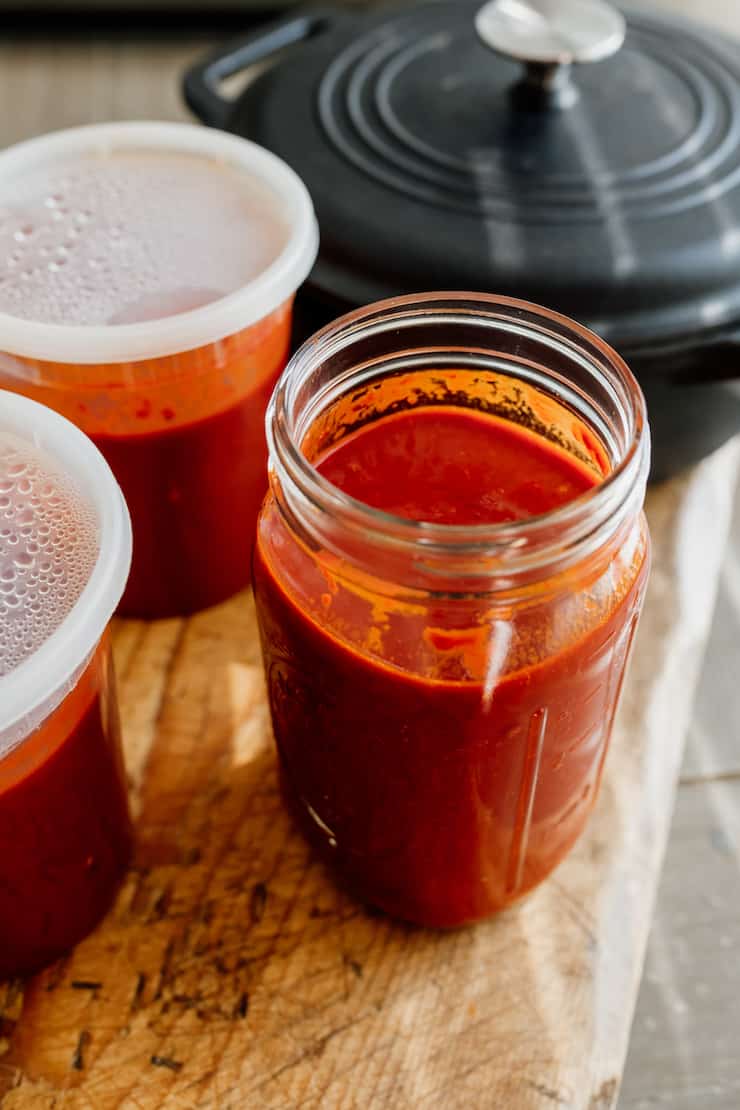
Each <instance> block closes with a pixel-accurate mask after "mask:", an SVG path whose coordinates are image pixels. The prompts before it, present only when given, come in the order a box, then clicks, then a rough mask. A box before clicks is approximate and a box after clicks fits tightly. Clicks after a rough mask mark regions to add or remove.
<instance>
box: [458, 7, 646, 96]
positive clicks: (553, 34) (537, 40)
mask: <svg viewBox="0 0 740 1110" xmlns="http://www.w3.org/2000/svg"><path fill="white" fill-rule="evenodd" d="M475 29H476V31H477V32H478V37H479V38H480V40H481V41H482V42H483V43H484V44H485V45H486V46H488V47H490V48H491V49H492V50H495V51H496V52H497V53H498V54H503V55H504V56H505V57H507V58H513V59H515V60H516V61H519V62H523V63H524V67H525V70H524V75H523V76H522V78H521V80H519V81H518V82H517V83H516V84H515V85H514V86H513V88H512V95H513V96H514V99H515V101H516V102H518V103H520V104H522V105H523V106H525V107H540V108H545V107H546V108H569V107H570V106H571V105H572V104H574V103H575V101H576V100H577V99H578V90H577V88H576V86H575V85H574V83H573V81H572V80H571V67H572V66H573V65H575V64H579V63H581V64H582V63H584V62H599V61H601V60H602V59H603V58H608V57H610V56H611V55H612V54H615V53H616V52H617V50H619V48H620V46H621V45H622V43H623V42H624V36H625V30H626V25H625V20H624V16H623V15H622V13H621V12H619V11H617V9H616V8H613V7H612V6H611V5H610V4H607V3H605V2H604V0H489V3H487V4H485V5H484V6H483V7H482V8H481V9H480V10H479V12H478V14H477V15H476V17H475Z"/></svg>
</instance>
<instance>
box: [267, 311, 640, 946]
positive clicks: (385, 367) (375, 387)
mask: <svg viewBox="0 0 740 1110" xmlns="http://www.w3.org/2000/svg"><path fill="white" fill-rule="evenodd" d="M268 438H269V443H270V459H271V462H270V477H271V491H270V493H269V495H268V497H267V499H266V502H265V505H264V507H263V510H262V513H261V516H260V520H259V523H258V536H257V545H256V548H255V575H254V577H255V596H256V601H257V612H258V617H259V622H260V629H261V635H262V642H263V651H264V659H265V669H266V677H267V684H268V692H269V699H270V708H271V713H272V721H273V728H274V733H275V739H276V742H277V747H278V751H279V756H280V767H281V774H282V782H283V789H284V793H285V795H286V798H287V801H288V803H289V805H290V807H291V809H292V810H293V812H294V813H295V814H296V816H297V818H298V821H299V822H300V824H301V825H302V827H303V828H304V830H305V831H306V833H307V835H308V837H309V839H310V840H311V841H312V842H313V844H314V845H315V846H316V847H317V849H318V850H319V852H320V853H321V854H322V855H323V856H324V857H325V858H327V859H328V860H329V861H330V862H331V863H332V864H333V865H334V866H335V867H336V868H337V869H338V871H339V872H340V873H341V875H342V876H343V878H344V880H345V882H346V883H348V884H349V885H350V886H351V887H352V888H354V889H355V890H356V891H357V893H358V894H359V895H360V897H361V898H362V899H363V900H365V901H368V902H371V903H374V904H376V905H378V906H380V907H381V908H383V909H385V910H387V911H389V912H391V913H393V914H395V915H398V916H400V917H402V918H407V919H409V920H412V921H415V922H419V923H422V924H425V925H431V926H453V925H459V924H462V923H463V922H466V921H471V920H474V919H476V918H481V917H485V916H486V915H488V914H491V913H493V912H495V911H497V910H500V909H502V908H503V907H505V906H507V905H508V904H509V903H511V902H513V901H514V900H516V899H518V898H520V897H521V896H522V895H524V894H526V893H527V892H528V891H530V890H532V889H533V888H534V887H535V886H537V884H538V883H540V882H541V881H542V880H543V879H544V878H545V877H546V876H547V875H548V874H549V873H550V872H551V871H552V870H553V868H554V867H555V866H556V865H557V864H558V863H559V862H560V861H561V860H562V859H563V858H564V856H565V855H566V854H567V852H568V851H569V850H570V848H571V847H572V846H573V844H574V843H575V841H576V840H577V838H578V836H579V835H580V833H581V831H582V829H583V827H584V824H585V822H586V819H587V817H588V815H589V813H590V812H591V809H592V808H593V805H594V802H595V799H596V796H597V793H598V789H599V784H600V780H601V774H602V770H603V767H604V759H605V756H606V752H607V748H608V743H609V736H610V732H611V727H612V722H613V720H614V715H615V711H616V706H617V703H618V699H619V693H620V689H621V685H622V680H623V677H624V672H625V666H626V662H627V658H628V655H629V651H630V645H631V643H632V640H633V635H634V632H635V627H636V624H637V620H638V616H639V613H640V610H641V607H642V601H643V597H644V591H645V584H646V580H647V573H648V565H649V538H648V532H647V526H646V523H645V518H644V515H643V512H642V506H643V500H644V493H645V483H646V479H647V473H648V468H649V454H650V451H649V434H648V428H647V424H646V422H645V407H644V401H643V398H642V394H641V393H640V390H639V388H638V386H637V384H636V382H635V380H634V378H633V377H632V375H631V374H630V372H629V370H628V369H627V367H626V366H625V364H624V363H623V362H622V360H621V359H620V358H619V356H618V355H617V354H615V352H614V351H613V350H612V349H611V348H610V347H608V346H607V345H606V344H605V343H603V342H602V341H601V340H599V339H598V338H597V337H596V336H594V335H593V334H592V333H590V332H588V331H587V330H586V329H584V328H582V327H580V326H579V325H578V324H576V323H575V322H573V321H572V320H569V319H567V318H566V317H563V316H560V315H558V314H556V313H553V312H549V311H547V310H546V309H541V308H538V307H537V306H535V305H531V304H526V303H524V302H521V301H514V300H509V299H505V298H495V297H488V296H484V295H480V294H472V293H471V294H464V293H460V294H444V293H439V294H429V295H426V296H417V297H409V298H398V299H397V300H391V301H385V302H381V303H379V304H376V305H371V306H369V307H368V308H365V309H360V310H358V311H357V312H355V313H353V314H351V315H349V316H346V317H344V318H343V319H340V320H338V321H336V322H335V323H334V324H332V325H330V326H329V327H328V328H326V329H324V331H322V332H319V333H318V335H316V336H315V337H314V338H313V339H312V340H311V341H310V342H309V343H307V344H306V345H305V346H304V347H303V348H302V349H301V350H300V351H299V352H298V353H297V354H296V355H295V356H294V358H293V359H292V361H291V363H290V365H289V367H288V369H287V370H286V373H285V374H284V375H283V378H282V379H281V382H280V384H279V385H278V388H277V390H276V392H275V395H274V398H273V400H272V402H271V406H270V409H269V412H268Z"/></svg>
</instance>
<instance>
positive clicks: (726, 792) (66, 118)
mask: <svg viewBox="0 0 740 1110" xmlns="http://www.w3.org/2000/svg"><path fill="white" fill-rule="evenodd" d="M654 3H655V4H656V6H658V5H659V6H661V7H664V8H670V9H673V10H675V11H683V12H684V13H685V14H688V15H693V16H694V17H696V18H702V19H706V20H707V21H710V22H713V23H714V24H715V25H717V26H720V27H723V28H724V29H725V30H727V31H730V32H733V31H734V32H735V33H737V34H738V35H740V3H737V2H736V0H702V2H701V3H700V2H699V0H654ZM139 22H140V19H139ZM215 37H218V35H217V32H214V30H213V29H211V30H210V31H209V29H208V28H207V27H206V28H205V29H204V30H202V31H198V33H197V34H196V33H183V32H182V30H179V31H178V34H177V38H176V39H173V38H168V37H163V36H162V35H161V34H159V35H152V34H147V33H146V28H144V29H143V30H142V31H141V33H138V31H136V32H134V31H131V32H127V33H125V34H121V33H120V32H119V33H116V34H112V33H107V34H101V33H100V32H99V31H96V30H95V29H94V28H93V27H90V28H89V29H87V30H86V29H84V28H83V29H82V30H81V31H80V32H79V34H75V35H64V36H59V35H57V34H47V35H44V34H43V33H41V34H39V33H36V34H34V36H33V37H29V36H28V35H25V34H24V35H23V36H15V35H13V34H9V33H8V32H7V30H6V32H5V38H4V40H3V41H2V42H0V104H2V105H3V112H2V116H1V117H0V145H6V144H9V143H11V142H15V141H17V140H19V139H23V138H28V137H30V136H32V135H35V134H38V133H40V132H43V131H48V130H50V129H53V128H58V127H64V126H71V125H74V124H79V123H84V122H91V121H96V120H106V119H124V118H129V119H130V118H160V119H185V118H188V117H187V112H186V110H185V109H184V108H183V106H182V103H181V100H180V94H179V80H180V75H181V73H182V70H183V68H184V67H185V66H186V65H187V63H188V62H189V61H190V60H191V59H192V58H194V57H196V56H198V55H199V54H200V52H201V51H202V50H204V49H205V48H207V46H208V45H209V44H210V43H211V42H212V41H213V39H214V38H215ZM739 721H740V498H739V499H738V506H737V513H736V521H735V527H734V535H733V540H732V544H731V548H730V550H729V552H728V555H727V560H726V563H725V568H724V573H723V579H722V584H721V588H720V598H719V603H718V607H717V613H716V617H715V622H714V630H713V635H712V639H711V643H710V647H709V651H708V656H707V661H706V666H705V670H704V676H703V679H702V683H701V687H700V690H699V694H698V698H697V704H696V710H695V714H694V722H693V726H692V730H691V736H690V739H689V746H688V751H687V756H686V763H685V768H684V774H683V778H682V782H681V786H680V790H679V795H678V800H677V805H676V812H675V818H674V825H673V834H672V838H671V842H670V847H669V850H668V854H667V858H666V862H665V870H664V876H663V881H662V886H661V891H660V896H659V899H658V905H657V909H656V915H655V922H654V927H653V931H652V937H651V941H650V948H649V953H648V959H647V964H646V969H645V975H644V978H643V984H642V990H641V994H640V1000H639V1005H638V1009H637V1014H636V1017H635V1021H634V1026H633V1034H632V1041H631V1047H630V1054H629V1059H628V1063H627V1069H626V1074H625V1078H624V1083H623V1088H622V1093H621V1097H620V1103H619V1105H620V1110H651V1108H653V1107H658V1108H660V1107H667V1108H669V1110H697V1108H701V1110H738V1108H739V1107H740V1052H739V1051H738V1049H739V1048H740V1001H739V1000H740V863H739V861H740V725H739V724H738V722H739Z"/></svg>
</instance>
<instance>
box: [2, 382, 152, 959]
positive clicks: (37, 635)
mask: <svg viewBox="0 0 740 1110" xmlns="http://www.w3.org/2000/svg"><path fill="white" fill-rule="evenodd" d="M130 561H131V527H130V523H129V516H128V512H127V510H126V505H125V503H124V500H123V497H122V496H121V491H120V489H119V487H118V485H117V483H116V481H115V479H114V477H113V475H112V473H111V471H110V468H109V467H108V465H107V463H106V462H105V460H104V459H103V457H102V456H101V454H100V452H99V451H98V450H97V449H96V448H95V446H94V445H93V444H92V443H91V442H90V440H89V439H87V437H86V436H84V435H83V434H82V433H81V432H80V431H79V430H78V429H77V428H75V427H74V426H73V425H72V424H70V423H69V421H67V420H64V419H62V417H60V416H58V415H57V414H56V413H54V412H52V411H50V410H49V409H46V408H44V407H43V406H41V405H38V404H36V403H35V402H33V401H30V400H28V399H26V398H24V397H19V396H17V395H15V394H12V393H8V392H5V391H2V390H0V843H2V845H3V850H2V854H0V979H3V978H6V977H9V976H15V975H21V974H26V973H29V972H32V971H34V970H36V969H38V968H39V967H42V966H43V965H44V964H47V963H49V962H50V961H51V960H53V959H55V958H56V957H58V956H59V955H61V954H62V953H63V952H65V951H66V950H67V949H68V948H70V947H71V946H72V945H74V944H75V943H76V942H77V941H79V940H80V939H81V938H82V937H83V936H85V934H86V933H88V932H89V931H90V930H91V929H92V928H93V926H94V925H95V924H96V923H97V922H98V920H99V919H100V917H101V916H102V915H103V914H104V913H105V912H106V910H107V909H108V906H109V905H110V903H111V900H112V898H113V896H114V893H115V891H116V889H117V886H118V884H119V882H120V879H121V877H122V875H123V872H124V870H125V868H126V865H127V863H128V860H129V856H130V852H131V824H130V821H129V814H128V804H127V795H126V783H125V777H124V771H123V763H122V759H121V748H120V738H119V724H118V707H117V701H116V690H115V684H114V680H113V674H112V667H111V654H110V645H109V641H108V636H107V634H106V628H107V625H108V621H109V619H110V616H111V614H112V613H113V611H114V609H115V608H116V605H117V604H118V601H119V599H120V597H121V594H122V592H123V588H124V585H125V583H126V577H127V575H128V571H129V566H130Z"/></svg>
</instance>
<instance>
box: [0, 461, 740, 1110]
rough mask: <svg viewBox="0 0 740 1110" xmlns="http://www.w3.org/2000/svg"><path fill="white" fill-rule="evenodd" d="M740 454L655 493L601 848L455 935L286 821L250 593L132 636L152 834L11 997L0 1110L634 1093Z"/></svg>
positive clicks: (6, 1007)
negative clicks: (350, 873) (393, 914)
mask: <svg viewBox="0 0 740 1110" xmlns="http://www.w3.org/2000/svg"><path fill="white" fill-rule="evenodd" d="M737 462H738V451H737V449H736V447H735V446H734V445H730V446H729V447H728V448H726V449H724V451H722V452H721V453H720V454H718V455H717V456H715V457H714V458H713V459H711V460H709V461H708V462H707V463H705V464H703V465H702V466H701V467H699V468H698V469H697V470H696V471H694V472H693V473H692V474H690V475H688V476H686V477H684V478H682V479H679V480H676V481H673V482H672V483H670V484H668V485H666V486H663V487H661V488H660V489H658V490H655V491H652V492H651V494H650V497H649V507H648V512H649V517H650V523H651V528H652V532H653V538H654V550H655V561H654V568H655V569H654V572H653V576H652V580H651V584H650V589H649V596H648V601H647V605H646V610H645V614H644V617H643V621H642V624H641V628H640V632H639V635H638V643H637V648H636V653H635V657H634V660H633V664H632V667H631V672H630V677H629V681H628V683H627V688H626V692H625V697H624V700H623V704H622V708H621V711H620V715H619V718H618V725H617V729H616V735H615V737H614V741H613V745H612V750H611V753H610V756H609V761H608V764H607V773H606V776H605V781H604V786H603V789H602V794H601V798H600V801H599V804H598V807H597V810H596V812H595V814H594V817H593V819H592V820H591V823H590V825H589V829H588V832H587V835H586V836H585V837H584V839H583V840H582V841H581V842H580V844H579V845H578V847H577V848H576V850H575V851H574V853H573V854H572V856H571V857H570V858H569V859H568V860H567V861H566V863H565V864H563V865H562V866H561V867H560V868H559V869H558V871H557V872H556V873H555V875H554V876H553V877H552V878H551V879H550V880H548V882H546V883H545V884H544V886H543V887H541V888H540V890H539V891H537V892H536V893H535V894H534V895H533V896H532V897H531V898H530V899H529V900H528V901H527V902H526V903H524V904H523V905H521V906H520V907H518V908H516V909H514V910H511V911H509V912H508V913H506V914H505V915H502V916H501V917H499V918H498V919H495V920H492V921H490V922H488V923H485V924H482V925H478V926H476V927H471V928H467V929H463V930H459V931H455V932H450V933H434V932H431V931H426V930H420V929H416V928H412V927H410V926H405V925H401V924H397V923H395V922H392V921H390V920H388V919H387V918H386V917H384V916H382V915H378V914H376V913H369V912H367V910H366V909H365V908H363V907H362V906H361V905H359V904H357V903H355V902H353V901H352V900H351V899H350V898H349V897H347V896H345V895H344V894H342V893H340V892H339V891H338V890H337V889H336V888H335V886H334V885H333V883H332V881H331V877H330V875H329V874H328V873H327V872H326V871H325V870H324V868H323V866H322V865H321V864H319V863H317V862H316V861H315V860H313V859H312V858H311V856H310V854H309V852H308V850H307V849H306V847H305V845H304V843H303V841H302V840H301V838H300V836H299V835H298V834H297V833H296V831H295V830H294V829H293V828H292V826H291V823H290V821H289V819H288V817H287V816H286V815H285V813H284V812H283V809H282V806H281V802H280V797H279V794H278V788H277V782H276V775H275V758H274V753H273V748H272V742H271V738H270V727H269V720H268V714H267V708H266V705H265V699H264V690H263V683H262V674H261V669H260V659H259V648H258V643H257V637H256V630H255V620H254V607H253V603H252V599H251V596H250V595H249V594H244V595H241V596H239V597H237V598H235V599H233V600H232V601H231V602H229V603H228V604H226V605H223V606H220V607H219V608H216V609H213V610H210V611H209V612H206V613H202V614H200V615H198V616H196V617H194V618H192V619H191V620H188V621H180V620H172V621H162V622H159V623H155V624H144V623H139V622H130V621H129V622H119V623H118V624H117V626H116V629H115V652H116V662H117V666H118V676H119V683H120V696H121V707H122V715H123V723H124V730H125V746H126V756H127V762H128V768H129V772H130V777H131V791H132V799H133V805H134V810H135V813H136V815H137V822H138V850H137V856H136V861H135V866H134V868H133V869H132V870H131V872H130V874H129V876H128V879H127V881H126V882H125V884H124V887H123V889H122V891H121V893H120V897H119V898H118V900H117V902H116V905H115V907H114V909H113V910H112V912H111V913H110V914H109V916H108V919H107V920H106V921H105V923H104V924H103V925H102V926H101V927H100V928H99V929H98V931H97V932H96V933H95V934H94V935H93V936H92V937H90V938H89V939H88V940H87V941H85V942H84V943H83V944H81V945H80V946H79V947H78V948H77V949H76V951H75V952H74V953H72V954H71V955H70V956H69V958H67V959H66V960H63V961H61V962H60V963H58V964H56V965H55V966H54V967H52V968H50V969H49V970H48V971H46V972H44V973H43V974H42V975H39V976H38V977H36V978H35V979H34V980H32V981H31V982H29V983H28V984H26V985H25V987H24V986H22V985H21V984H20V983H15V984H13V983H11V984H7V985H1V984H0V1104H1V1105H2V1108H3V1110H31V1108H36V1107H39V1108H41V1107H44V1108H47V1107H48V1108H52V1107H58V1108H62V1107H63V1108H64V1110H77V1108H78V1107H79V1108H80V1110H82V1108H86V1110H87V1108H94V1110H113V1108H129V1107H130V1108H132V1110H133V1108H141V1110H149V1108H152V1107H172V1108H173V1110H174V1108H177V1110H185V1108H191V1107H192V1108H195V1107H197V1108H218V1110H241V1108H243V1107H249V1108H251V1107H255V1108H263V1107H264V1108H269V1110H278V1108H285V1110H288V1108H294V1107H295V1108H298V1107H301V1108H304V1107H305V1108H316V1110H318V1108H321V1110H340V1108H341V1110H351V1108H358V1110H359V1108H362V1110H366V1108H373V1110H374V1108H375V1107H393V1108H394V1110H395V1108H406V1107H409V1108H414V1110H416V1108H420V1107H423V1108H437V1107H439V1108H444V1110H457V1108H460V1110H462V1108H465V1110H470V1108H479V1107H486V1108H488V1107H491V1108H496V1110H498V1108H502V1110H530V1108H531V1110H535V1108H536V1110H554V1108H562V1107H567V1108H571V1107H572V1108H577V1110H581V1108H582V1110H607V1108H609V1107H612V1106H613V1105H614V1104H615V1102H616V1097H617V1091H618V1086H619V1079H620V1073H621V1068H622V1064H623V1059H624V1054H625V1050H626V1045H627V1038H628V1034H629V1028H630V1021H631V1016H632V1010H633V1005H634V1000H635V995H636V991H637V986H638V983H639V978H640V971H641V966H642V959H643V953H644V947H645V942H646V938H647V933H648V928H649V922H650V914H651V908H652V903H653V899H654V895H655V890H656V884H657V880H658V875H659V870H660V864H661V859H662V855H663V850H664V847H665V842H666V837H667V832H668V827H669V820H670V814H671V808H672V800H673V794H674V786H675V780H676V775H677V771H678V767H679V762H680V756H681V751H682V745H683V737H684V731H685V727H686V725H687V721H688V715H689V711H690V706H691V700H692V694H693V688H694V683H695V679H696V676H697V673H698V668H699V665H700V662H701V657H702V653H703V647H704V642H705V638H706V634H707V628H708V624H709V620H710V616H711V609H712V602H713V597H714V590H715V584H716V580H717V573H718V569H719V563H720V559H721V555H722V551H723V547H724V540H725V536H726V530H727V526H728V521H729V512H730V502H731V493H732V489H733V486H734V481H735V476H736V473H737Z"/></svg>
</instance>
